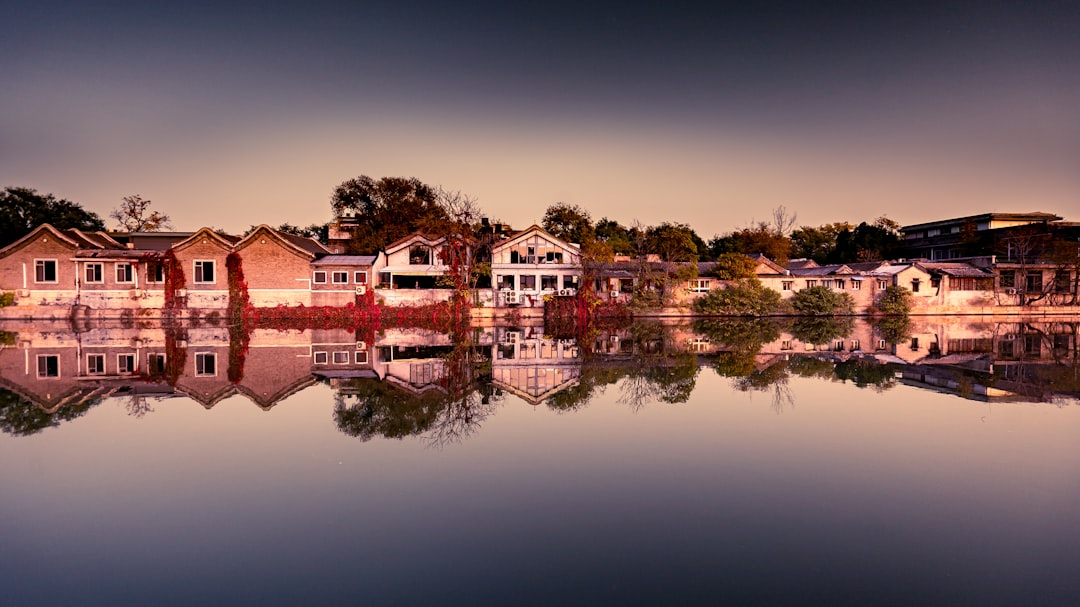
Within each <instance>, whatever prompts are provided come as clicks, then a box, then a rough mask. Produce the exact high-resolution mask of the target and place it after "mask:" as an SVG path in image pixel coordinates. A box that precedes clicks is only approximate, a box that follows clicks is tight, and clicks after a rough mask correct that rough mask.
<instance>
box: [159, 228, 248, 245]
mask: <svg viewBox="0 0 1080 607" xmlns="http://www.w3.org/2000/svg"><path fill="white" fill-rule="evenodd" d="M204 238H205V239H208V240H213V241H214V242H216V243H217V244H218V245H220V246H221V247H222V248H224V249H227V250H230V251H231V250H232V248H233V245H234V244H236V242H237V241H238V240H239V238H237V237H236V236H229V235H225V234H218V233H217V232H215V231H214V230H211V229H210V228H199V229H198V230H197V231H196V232H195V233H193V234H192V235H191V236H189V237H187V238H185V239H184V240H181V241H180V242H178V243H176V244H174V245H173V246H172V249H173V250H174V251H179V250H181V249H185V248H187V247H189V246H191V245H193V244H195V243H196V242H198V241H199V240H201V239H204Z"/></svg>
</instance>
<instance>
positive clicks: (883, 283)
mask: <svg viewBox="0 0 1080 607" xmlns="http://www.w3.org/2000/svg"><path fill="white" fill-rule="evenodd" d="M877 288H878V291H884V290H885V289H888V288H889V281H887V280H879V281H877Z"/></svg>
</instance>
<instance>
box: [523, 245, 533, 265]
mask: <svg viewBox="0 0 1080 607" xmlns="http://www.w3.org/2000/svg"><path fill="white" fill-rule="evenodd" d="M528 251H529V252H528V253H527V254H526V256H525V263H536V247H528Z"/></svg>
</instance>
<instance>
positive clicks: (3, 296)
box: [0, 291, 15, 308]
mask: <svg viewBox="0 0 1080 607" xmlns="http://www.w3.org/2000/svg"><path fill="white" fill-rule="evenodd" d="M13 305H15V293H13V292H12V291H4V292H3V293H0V308H6V307H8V306H13Z"/></svg>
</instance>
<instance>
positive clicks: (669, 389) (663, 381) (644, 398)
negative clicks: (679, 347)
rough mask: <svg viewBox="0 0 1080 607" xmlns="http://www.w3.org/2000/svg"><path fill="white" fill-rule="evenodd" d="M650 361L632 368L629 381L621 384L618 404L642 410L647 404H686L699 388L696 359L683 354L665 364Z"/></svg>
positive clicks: (690, 355) (626, 380) (628, 374)
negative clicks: (695, 389) (697, 387)
mask: <svg viewBox="0 0 1080 607" xmlns="http://www.w3.org/2000/svg"><path fill="white" fill-rule="evenodd" d="M659 362H660V361H655V360H653V361H649V362H648V363H646V364H638V365H635V366H633V367H630V368H629V369H628V370H629V372H628V373H627V376H626V378H625V379H624V380H623V382H622V383H621V384H620V385H619V390H620V395H619V402H620V403H624V404H628V405H630V406H631V407H632V408H634V409H637V408H640V407H642V406H643V405H644V404H645V403H646V402H648V401H659V402H663V403H672V404H675V403H685V402H686V401H687V400H689V399H690V394H692V393H693V391H694V386H696V385H697V375H698V371H699V370H700V368H699V367H698V363H697V358H696V357H695V356H693V355H692V354H682V355H679V356H676V357H674V358H669V359H667V360H666V361H664V363H663V364H657V363H659Z"/></svg>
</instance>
